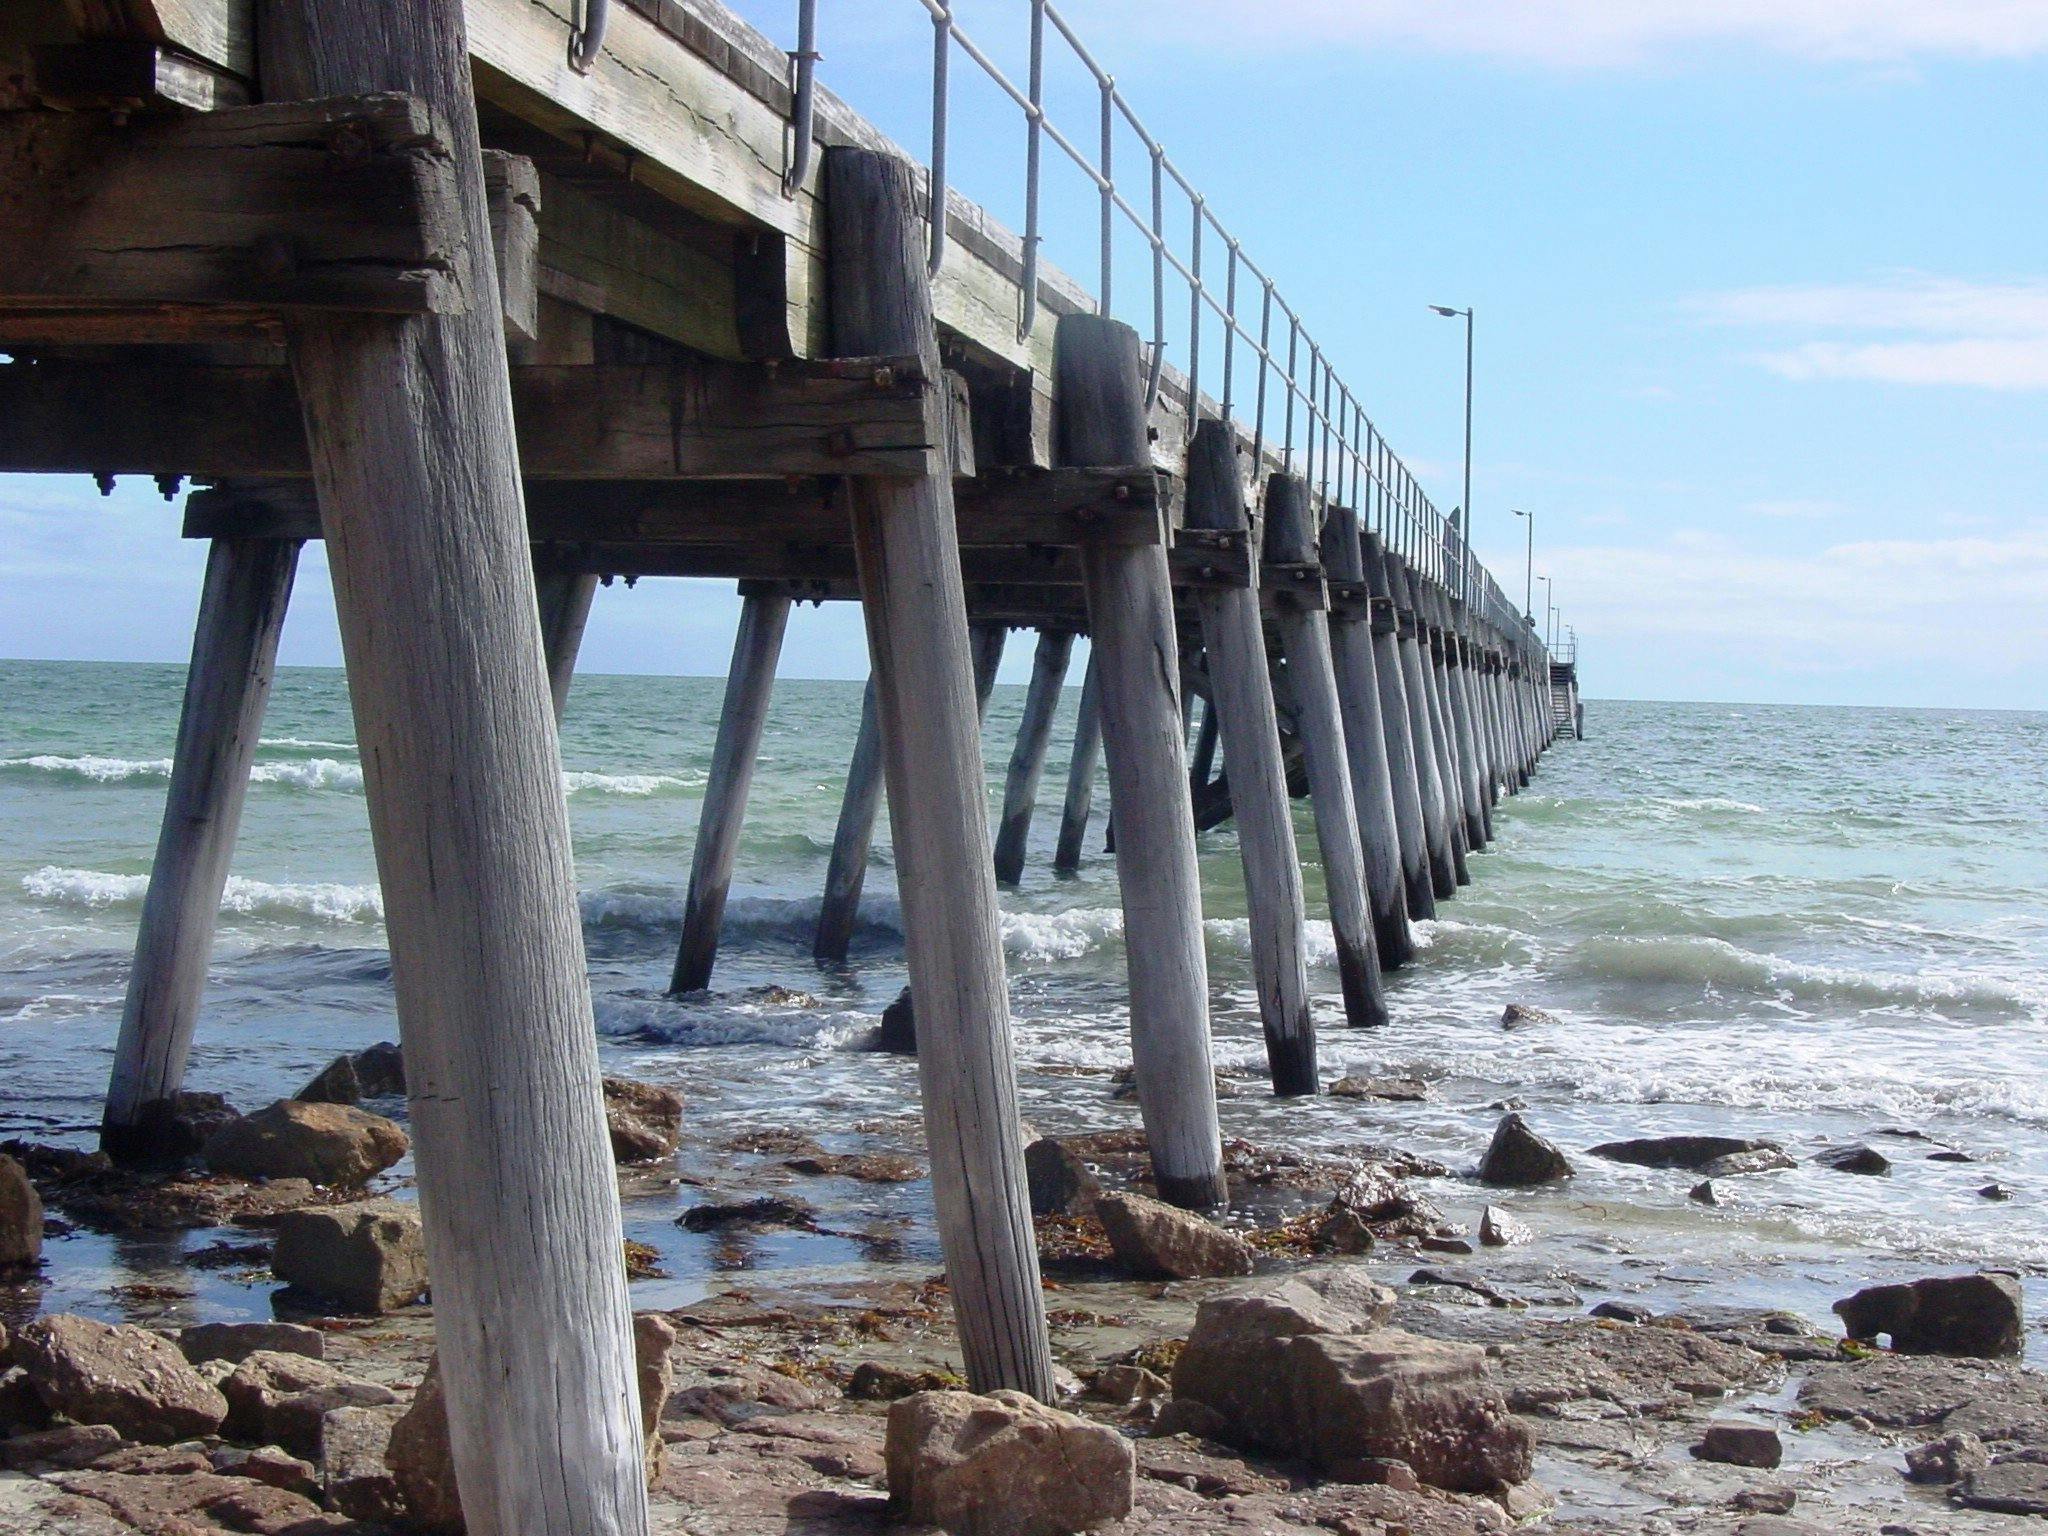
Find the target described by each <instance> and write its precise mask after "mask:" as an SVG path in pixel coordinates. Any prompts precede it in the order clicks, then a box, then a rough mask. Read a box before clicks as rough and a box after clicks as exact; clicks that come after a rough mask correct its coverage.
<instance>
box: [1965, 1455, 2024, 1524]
mask: <svg viewBox="0 0 2048 1536" xmlns="http://www.w3.org/2000/svg"><path fill="white" fill-rule="evenodd" d="M1953 1497H1954V1499H1955V1501H1956V1502H1957V1503H1958V1504H1962V1505H1965V1506H1966V1507H1968V1508H1970V1509H1989V1510H1995V1511H1997V1512H1998V1513H2000V1514H2008V1515H2048V1456H2043V1457H2042V1459H2040V1460H2035V1459H2033V1458H2031V1457H2026V1458H2023V1457H2017V1456H2006V1457H2001V1458H2000V1459H1999V1460H1997V1461H1994V1462H1993V1463H1991V1465H1990V1466H1988V1467H1981V1468H1979V1469H1978V1470H1977V1471H1975V1472H1971V1473H1969V1474H1968V1475H1967V1476H1965V1477H1964V1478H1963V1480H1962V1482H1961V1483H1960V1484H1959V1485H1958V1486H1957V1487H1956V1490H1955V1493H1954V1495H1953Z"/></svg>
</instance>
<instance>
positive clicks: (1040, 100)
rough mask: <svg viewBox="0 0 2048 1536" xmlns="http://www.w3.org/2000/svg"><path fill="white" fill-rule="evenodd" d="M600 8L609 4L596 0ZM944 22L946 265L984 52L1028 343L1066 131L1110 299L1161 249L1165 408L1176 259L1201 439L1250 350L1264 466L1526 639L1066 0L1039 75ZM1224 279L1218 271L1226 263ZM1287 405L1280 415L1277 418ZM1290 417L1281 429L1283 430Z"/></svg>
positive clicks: (793, 178) (1033, 59)
mask: <svg viewBox="0 0 2048 1536" xmlns="http://www.w3.org/2000/svg"><path fill="white" fill-rule="evenodd" d="M584 3H585V5H586V6H588V7H592V8H593V9H595V10H596V11H597V12H598V13H599V14H600V15H601V11H602V6H601V3H600V0H584ZM916 3H917V4H919V5H920V6H922V7H923V9H924V11H925V12H926V14H927V15H928V17H929V18H930V20H931V23H932V39H933V41H932V101H931V146H930V166H929V186H930V196H929V209H930V215H929V216H930V232H931V233H930V248H929V255H928V262H929V265H930V267H931V270H932V272H933V274H934V275H937V273H938V272H939V271H940V270H941V269H942V268H943V265H944V263H945V260H946V251H947V245H948V240H947V193H948V182H947V139H948V134H949V129H950V121H949V115H950V114H949V105H950V63H951V59H952V55H953V53H954V52H955V51H956V50H957V51H958V52H960V53H961V54H963V55H964V56H965V57H966V58H968V59H969V60H970V61H972V62H973V63H974V64H975V65H976V66H977V67H978V68H979V69H980V70H981V72H982V73H983V74H984V75H985V76H986V77H987V78H988V79H989V80H990V81H991V82H992V83H993V84H994V85H995V87H996V89H997V90H998V91H1000V92H1001V93H1002V94H1003V95H1004V96H1006V97H1007V98H1008V99H1009V100H1010V102H1011V103H1012V104H1013V105H1014V106H1015V107H1016V108H1017V109H1018V111H1019V112H1020V113H1021V114H1022V115H1023V119H1024V125H1025V154H1024V160H1025V166H1024V182H1025V185H1024V232H1023V236H1022V239H1021V242H1020V249H1021V266H1022V275H1021V277H1020V280H1019V284H1018V286H1019V290H1020V294H1021V303H1020V313H1019V315H1018V319H1017V334H1018V339H1019V340H1020V341H1026V340H1029V339H1030V338H1031V335H1032V333H1033V329H1034V327H1035V325H1036V322H1037V315H1038V309H1039V304H1038V289H1039V275H1040V270H1041V269H1040V249H1041V246H1042V244H1043V240H1044V236H1043V233H1042V220H1041V203H1042V198H1041V185H1042V181H1043V150H1044V145H1045V144H1046V143H1047V142H1050V143H1051V144H1052V146H1053V147H1054V148H1055V149H1057V150H1058V151H1059V152H1060V153H1061V154H1062V155H1064V156H1065V157H1066V159H1067V160H1069V161H1070V162H1071V163H1072V164H1073V165H1074V166H1075V167H1076V168H1077V169H1078V170H1079V171H1080V172H1081V173H1082V175H1083V176H1084V177H1085V178H1086V179H1087V180H1088V181H1089V182H1090V184H1091V185H1092V186H1093V187H1094V190H1095V197H1096V202H1097V222H1098V245H1099V258H1100V272H1099V290H1100V291H1099V293H1098V295H1097V298H1096V305H1097V308H1098V310H1099V311H1100V312H1102V313H1109V312H1110V305H1111V298H1112V292H1113V280H1114V266H1115V251H1116V239H1115V236H1116V231H1117V229H1118V227H1119V225H1120V224H1127V225H1128V226H1129V227H1130V228H1132V229H1134V230H1135V231H1136V232H1137V234H1138V237H1139V239H1140V240H1141V242H1142V243H1143V246H1144V248H1145V249H1146V250H1147V251H1148V253H1149V255H1150V258H1151V269H1152V283H1151V288H1152V291H1151V294H1150V299H1151V303H1150V321H1151V325H1150V330H1151V337H1150V340H1149V342H1148V343H1147V351H1148V354H1149V363H1148V378H1147V383H1146V397H1147V401H1148V403H1150V404H1152V405H1154V406H1156V405H1157V403H1158V401H1159V398H1160V395H1161V392H1162V387H1163V383H1164V379H1165V374H1166V353H1167V350H1168V347H1169V345H1170V341H1169V336H1168V325H1167V288H1168V279H1167V273H1168V271H1169V270H1171V272H1172V273H1173V274H1174V276H1175V277H1176V278H1177V279H1178V280H1179V281H1180V282H1182V283H1185V284H1186V286H1187V291H1188V320H1187V350H1188V356H1187V363H1186V369H1185V385H1186V401H1185V405H1184V408H1183V415H1184V418H1185V430H1186V431H1187V432H1188V433H1189V434H1190V436H1192V434H1193V430H1194V427H1195V425H1196V423H1197V421H1198V420H1199V419H1200V417H1201V415H1202V414H1203V413H1204V411H1205V410H1206V409H1209V408H1210V407H1211V406H1213V409H1214V410H1215V412H1216V414H1218V415H1219V416H1220V417H1221V418H1222V419H1224V420H1227V421H1232V422H1236V421H1237V417H1236V415H1235V409H1236V407H1237V405H1238V403H1239V401H1238V391H1239V389H1240V388H1241V387H1242V385H1243V383H1244V381H1243V380H1242V379H1241V378H1240V376H1239V362H1240V359H1241V358H1242V360H1243V361H1244V362H1245V363H1247V364H1249V365H1253V366H1255V367H1256V369H1257V375H1256V379H1255V381H1254V382H1253V386H1252V389H1251V394H1252V396H1253V402H1252V411H1251V422H1250V431H1249V438H1250V441H1251V445H1252V452H1253V462H1254V463H1255V464H1264V463H1265V462H1267V455H1268V454H1271V455H1272V456H1273V459H1274V460H1275V461H1276V462H1277V463H1278V464H1279V465H1280V466H1281V468H1282V469H1283V470H1286V471H1288V472H1293V473H1299V474H1301V475H1302V476H1303V477H1304V478H1305V479H1307V480H1308V482H1309V484H1310V487H1311V489H1312V491H1313V492H1314V493H1315V494H1316V495H1317V496H1318V497H1319V499H1321V500H1322V501H1323V502H1324V503H1326V504H1329V503H1335V502H1341V503H1343V504H1345V505H1348V506H1350V507H1352V508H1354V509H1355V510H1356V511H1357V512H1358V514H1359V517H1360V520H1361V524H1362V526H1364V527H1365V528H1367V529H1369V530H1371V531H1372V532H1374V533H1377V534H1378V535H1379V536H1380V537H1381V538H1382V539H1383V540H1385V541H1386V544H1387V546H1388V547H1389V548H1390V549H1392V550H1394V551H1395V552H1396V553H1398V554H1400V555H1401V556H1402V557H1403V558H1404V559H1405V560H1407V561H1408V562H1409V563H1411V564H1412V565H1414V566H1415V567H1416V568H1418V569H1419V570H1420V571H1421V572H1422V573H1423V574H1425V575H1427V576H1429V577H1431V578H1433V579H1434V580H1436V581H1437V582H1438V583H1439V584H1441V585H1442V586H1443V587H1444V588H1445V589H1446V590H1447V591H1449V592H1450V593H1451V595H1452V596H1453V597H1456V598H1459V599H1461V600H1463V601H1464V602H1465V603H1466V605H1467V606H1468V608H1470V609H1472V610H1473V611H1475V612H1476V613H1477V615H1478V616H1480V617H1482V618H1483V619H1485V620H1486V621H1487V622H1488V623H1489V624H1491V625H1492V626H1493V628H1494V629H1495V630H1496V631H1497V632H1499V633H1501V634H1503V635H1508V636H1518V637H1520V636H1525V635H1526V633H1527V631H1526V629H1525V626H1524V625H1523V623H1522V616H1521V613H1520V610H1519V609H1518V608H1517V606H1516V605H1515V604H1514V603H1512V602H1510V601H1509V600H1508V598H1507V595H1506V594H1505V592H1504V591H1503V590H1502V589H1501V587H1500V585H1499V583H1498V582H1497V581H1495V580H1494V578H1493V576H1492V574H1491V573H1490V572H1488V571H1487V570H1486V568H1485V567H1484V566H1483V565H1481V564H1480V563H1479V561H1478V560H1477V558H1476V557H1475V556H1474V555H1473V554H1472V551H1471V548H1470V545H1469V544H1468V543H1467V542H1466V539H1465V530H1464V528H1463V526H1462V523H1463V521H1464V514H1463V511H1462V509H1461V510H1460V511H1459V512H1458V513H1454V514H1453V515H1452V516H1449V517H1446V516H1445V515H1444V514H1443V513H1442V512H1440V511H1439V510H1438V509H1437V507H1436V505H1435V504H1434V503H1433V502H1432V501H1431V499H1430V497H1429V495H1428V493H1427V492H1426V491H1424V489H1423V488H1422V484H1421V482H1420V480H1419V479H1418V478H1417V477H1416V476H1415V475H1414V474H1413V473H1412V472H1411V471H1410V470H1409V468H1408V466H1407V465H1406V464H1405V463H1403V462H1402V460H1401V459H1400V457H1399V456H1398V455H1397V454H1395V453H1394V451H1393V449H1392V448H1391V446H1390V445H1389V444H1388V443H1387V441H1386V439H1385V437H1384V436H1383V435H1382V434H1381V432H1380V430H1379V428H1378V426H1377V425H1376V424H1375V423H1374V422H1373V420H1372V418H1371V417H1370V416H1369V415H1368V414H1367V413H1366V411H1365V408H1364V406H1363V405H1362V404H1361V403H1360V401H1359V398H1358V396H1357V395H1356V394H1355V393H1354V392H1353V390H1352V389H1351V387H1350V386H1349V385H1348V384H1346V383H1345V382H1344V381H1343V380H1342V379H1341V378H1339V377H1338V376H1337V373H1336V370H1335V369H1334V368H1332V367H1331V365H1330V361H1329V358H1328V356H1327V354H1326V353H1325V352H1324V350H1323V347H1322V345H1321V343H1320V342H1319V341H1317V340H1316V338H1315V337H1314V336H1312V335H1311V334H1310V332H1309V330H1308V327H1307V325H1306V324H1305V323H1304V321H1303V319H1302V316H1301V314H1300V312H1299V311H1298V310H1297V309H1296V308H1295V307H1294V306H1293V305H1291V304H1290V303H1289V302H1288V301H1287V299H1286V298H1285V297H1284V296H1283V295H1282V294H1281V293H1280V291H1279V288H1278V286H1277V284H1276V282H1275V280H1274V278H1273V277H1272V275H1271V274H1270V273H1269V272H1267V271H1266V269H1265V268H1263V267H1261V266H1260V265H1259V264H1258V263H1257V262H1256V261H1255V260H1254V259H1253V258H1252V257H1250V256H1249V255H1247V254H1246V253H1245V249H1244V246H1243V243H1242V242H1241V241H1240V240H1239V238H1238V237H1237V236H1236V235H1235V234H1234V233H1232V231H1231V230H1230V229H1229V228H1228V227H1227V226H1226V225H1225V224H1224V223H1223V222H1222V220H1221V219H1220V218H1219V217H1218V216H1217V214H1216V212H1215V210H1214V209H1213V208H1212V207H1211V206H1210V204H1209V201H1208V199H1207V197H1206V196H1205V195H1204V194H1203V193H1202V192H1201V190H1200V189H1199V188H1198V187H1197V186H1196V185H1195V184H1194V182H1193V181H1192V180H1191V179H1190V178H1189V176H1188V175H1187V174H1186V173H1185V172H1184V171H1183V170H1182V169H1181V168H1180V167H1179V166H1178V165H1176V164H1175V163H1174V161H1173V160H1172V159H1171V157H1169V156H1168V154H1167V152H1166V149H1165V147H1164V146H1163V145H1162V144H1161V143H1160V141H1159V140H1158V139H1157V138H1156V137H1155V136H1154V135H1153V134H1152V133H1151V131H1150V130H1149V129H1147V128H1146V126H1145V123H1144V120H1143V119H1142V118H1141V117H1140V116H1139V115H1138V112H1137V109H1136V108H1135V106H1134V105H1133V104H1132V103H1131V101H1130V99H1129V98H1128V97H1127V96H1126V95H1125V94H1124V93H1123V92H1122V91H1121V90H1119V89H1118V88H1117V84H1116V78H1115V76H1114V75H1112V74H1111V73H1110V72H1109V71H1108V69H1106V68H1105V67H1104V66H1103V64H1102V63H1101V62H1100V61H1099V60H1097V58H1096V57H1095V55H1094V54H1093V53H1092V52H1091V51H1090V50H1089V48H1088V47H1087V45H1086V44H1085V43H1084V42H1083V41H1082V39H1081V36H1080V34H1079V33H1078V32H1077V31H1076V30H1075V28H1074V27H1073V25H1072V24H1071V23H1069V22H1068V20H1067V18H1066V17H1065V16H1064V15H1062V14H1061V11H1060V9H1059V7H1058V5H1056V4H1055V3H1053V0H1024V4H1025V7H1026V9H1027V11H1028V15H1029V42H1028V72H1027V76H1026V81H1025V84H1024V85H1022V86H1019V85H1018V84H1017V82H1016V81H1014V80H1013V79H1011V78H1010V76H1009V74H1008V73H1007V72H1006V71H1005V70H1004V69H1003V68H1002V66H1001V65H999V64H998V63H997V62H996V60H995V59H994V58H993V57H991V55H990V54H989V52H988V51H987V50H986V49H985V48H983V47H982V46H981V44H980V43H978V42H977V41H976V40H975V39H974V37H973V36H971V35H970V34H969V33H968V32H967V31H966V30H965V29H964V28H963V27H962V26H961V25H960V22H959V19H958V18H957V17H956V16H955V15H954V13H953V5H952V3H951V0H916ZM797 35H798V43H797V48H796V50H795V51H793V52H792V53H791V54H790V56H789V57H790V65H791V77H792V78H791V93H792V100H793V108H792V113H791V128H792V134H793V137H794V139H795V144H794V146H793V148H792V160H791V167H790V173H789V178H788V183H787V184H788V186H789V188H790V190H791V191H794V190H795V189H796V188H797V187H798V186H800V185H801V184H802V182H803V179H804V175H805V174H806V173H807V172H808V168H809V151H810V145H809V143H808V142H807V140H808V139H809V138H810V136H811V134H810V125H811V123H812V121H813V119H812V106H813V97H814V93H815V64H816V62H817V59H818V57H819V55H818V51H817V0H797ZM1048 36H1052V37H1057V38H1058V39H1059V41H1060V42H1061V43H1062V44H1063V45H1064V46H1065V48H1066V50H1067V51H1068V53H1069V54H1070V55H1071V57H1072V59H1073V60H1074V61H1075V62H1076V63H1078V64H1079V66H1080V67H1081V69H1082V70H1083V71H1085V72H1086V75H1087V77H1088V79H1089V80H1091V81H1092V82H1093V84H1094V87H1095V90H1096V93H1097V97H1098V100H1099V102H1100V110H1099V112H1098V114H1097V119H1098V120H1097V123H1096V139H1097V142H1096V148H1095V151H1094V153H1093V155H1092V156H1091V154H1090V153H1089V152H1088V151H1085V150H1083V149H1082V148H1081V147H1080V146H1079V145H1078V144H1076V143H1075V141H1074V139H1073V138H1072V137H1071V136H1070V135H1069V134H1068V133H1067V132H1065V131H1064V130H1063V129H1062V128H1061V126H1060V125H1059V124H1058V123H1057V122H1055V121H1054V120H1053V118H1052V116H1051V115H1050V114H1049V113H1048V112H1047V110H1046V107H1045V65H1046V53H1047V46H1046V45H1047V39H1048ZM1119 122H1121V123H1122V124H1123V126H1124V129H1125V130H1126V131H1127V132H1128V133H1129V134H1130V135H1131V136H1133V137H1134V138H1135V139H1136V142H1137V144H1138V146H1139V149H1140V151H1141V153H1142V155H1143V158H1144V161H1145V167H1146V169H1145V175H1146V180H1147V183H1148V185H1147V193H1148V196H1147V198H1146V202H1147V204H1148V206H1147V207H1146V208H1145V209H1144V210H1142V211H1141V210H1140V209H1139V208H1138V207H1137V206H1135V205H1134V203H1133V202H1132V200H1131V197H1130V196H1128V195H1127V194H1126V192H1125V190H1124V189H1123V188H1121V187H1120V186H1119V184H1118V181H1117V178H1116V160H1117V153H1116V151H1117V147H1118V146H1117V138H1118V133H1117V125H1118V123H1119ZM1169 186H1171V187H1173V188H1174V189H1177V191H1178V193H1179V195H1180V196H1181V197H1182V198H1184V199H1185V201H1186V203H1187V206H1188V209H1189V216H1188V220H1187V224H1186V229H1187V235H1186V241H1185V254H1183V252H1182V250H1179V249H1176V246H1175V241H1174V238H1173V237H1172V236H1171V235H1170V234H1169V233H1168V221H1167V189H1168V187H1169ZM1211 236H1213V237H1214V238H1215V239H1216V240H1217V241H1220V242H1221V244H1222V246H1223V250H1224V273H1223V281H1222V284H1221V291H1220V292H1219V291H1218V286H1217V285H1216V284H1215V283H1214V282H1213V281H1212V279H1211V277H1210V276H1205V274H1204V271H1203V248H1204V245H1205V243H1206V242H1207V240H1208V238H1209V237H1211ZM1211 270H1212V274H1213V266H1212V269H1211ZM1241 277H1248V278H1249V279H1250V284H1251V289H1252V291H1253V292H1255V293H1256V295H1257V298H1258V304H1257V308H1258V316H1257V323H1256V328H1254V327H1253V325H1252V323H1251V321H1250V320H1249V318H1248V317H1244V316H1241V315H1240V314H1239V312H1238V311H1239V297H1240V292H1239V290H1240V287H1241V282H1240V279H1241ZM1205 316H1213V317H1214V319H1215V321H1216V322H1218V323H1220V326H1221V329H1222V332H1223V358H1222V366H1221V392H1220V396H1219V397H1218V398H1217V399H1215V400H1214V401H1213V402H1211V401H1208V400H1206V398H1205V397H1204V395H1203V394H1202V388H1201V383H1202V367H1203V357H1202V339H1203V338H1202V332H1203V330H1204V320H1205ZM1276 320H1277V321H1278V322H1284V324H1285V327H1286V338H1285V341H1284V343H1283V342H1282V341H1281V340H1280V339H1279V337H1278V336H1277V334H1276ZM1276 383H1277V386H1278V390H1279V400H1278V402H1275V401H1273V400H1272V399H1271V388H1270V386H1272V385H1274V384H1276ZM1275 414H1277V416H1278V418H1279V419H1278V421H1277V423H1275V422H1273V421H1272V420H1271V419H1270V418H1271V417H1272V416H1273V415H1275ZM1272 426H1277V429H1278V430H1277V432H1275V431H1271V430H1269V427H1272Z"/></svg>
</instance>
